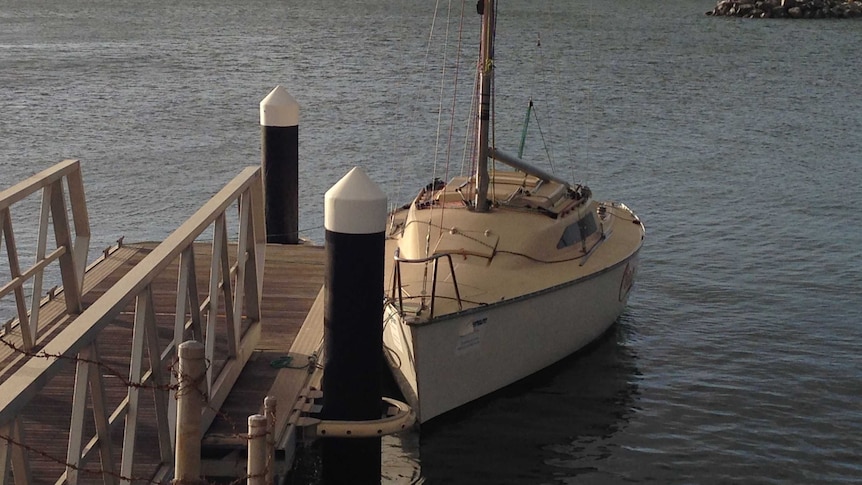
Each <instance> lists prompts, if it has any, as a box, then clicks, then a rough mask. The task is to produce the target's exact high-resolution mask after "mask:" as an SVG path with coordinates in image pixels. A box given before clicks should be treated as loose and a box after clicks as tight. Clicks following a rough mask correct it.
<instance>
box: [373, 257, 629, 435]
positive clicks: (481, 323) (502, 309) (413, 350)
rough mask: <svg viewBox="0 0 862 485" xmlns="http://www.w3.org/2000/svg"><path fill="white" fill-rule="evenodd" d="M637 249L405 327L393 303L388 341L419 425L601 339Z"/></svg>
mask: <svg viewBox="0 0 862 485" xmlns="http://www.w3.org/2000/svg"><path fill="white" fill-rule="evenodd" d="M636 264H637V253H634V254H632V255H631V256H630V257H629V258H627V259H625V260H623V261H621V262H620V263H619V264H617V265H614V266H611V267H609V268H607V269H606V270H605V271H602V272H599V273H594V274H591V275H589V276H586V277H583V278H581V279H578V280H575V281H572V282H569V283H566V284H562V285H558V286H555V287H552V288H548V289H546V290H543V291H540V292H536V293H532V294H527V295H524V296H522V297H519V298H515V299H511V300H505V301H501V302H499V303H493V304H490V305H487V306H483V307H479V308H472V309H470V310H465V311H463V312H458V313H455V314H452V315H449V316H447V317H445V318H440V319H436V320H433V321H431V322H430V323H421V324H408V323H406V322H405V321H404V320H403V319H402V318H401V317H400V315H399V312H398V310H397V309H396V308H395V307H394V306H393V305H392V304H388V305H387V307H386V310H385V312H386V323H385V325H384V343H385V345H386V349H387V353H388V354H389V360H390V365H391V367H392V369H393V373H394V375H395V377H396V380H397V381H398V383H399V386H400V387H401V390H402V392H403V393H404V396H405V398H406V399H407V401H408V402H409V403H410V405H411V406H412V407H413V408H414V410H415V411H416V413H417V416H418V419H419V421H420V422H426V421H428V420H430V419H432V418H434V417H436V416H439V415H440V414H443V413H445V412H447V411H450V410H452V409H454V408H456V407H459V406H461V405H464V404H466V403H468V402H471V401H473V400H476V399H478V398H480V397H482V396H485V395H487V394H489V393H492V392H494V391H496V390H498V389H501V388H503V387H505V386H507V385H509V384H512V383H514V382H516V381H518V380H520V379H522V378H524V377H527V376H529V375H530V374H533V373H535V372H537V371H539V370H541V369H543V368H545V367H548V366H549V365H551V364H553V363H555V362H557V361H559V360H561V359H562V358H564V357H566V356H568V355H570V354H572V353H574V352H576V351H577V350H579V349H581V348H583V347H584V346H586V345H587V344H589V343H590V342H592V341H593V340H595V339H596V338H598V337H599V336H601V335H602V334H603V333H604V332H605V331H606V330H607V329H608V328H609V327H610V326H611V325H613V323H614V322H615V321H616V319H617V318H618V317H619V316H620V314H621V313H622V311H623V309H624V307H625V304H626V300H627V299H628V292H629V289H630V288H631V284H632V280H633V277H634V273H635V271H636Z"/></svg>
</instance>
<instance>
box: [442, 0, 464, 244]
mask: <svg viewBox="0 0 862 485" xmlns="http://www.w3.org/2000/svg"><path fill="white" fill-rule="evenodd" d="M465 4H466V0H461V17H460V19H459V21H458V44H457V47H456V49H455V75H454V79H453V81H452V87H453V89H452V107H451V111H450V113H449V136H448V137H447V140H446V168H445V172H444V173H445V175H444V178H443V181H444V182H446V181H448V180H449V167H450V165H451V163H452V140H453V137H454V134H455V115H456V113H457V111H456V108H457V106H458V85H459V83H458V80H459V77H460V74H461V49H462V46H463V41H464V17H465V15H464V11H465V7H464V6H465ZM445 211H446V205H445V204H444V205H443V206H442V207H441V209H440V217H441V219H442V217H443V214H444V213H445ZM441 231H442V229H441ZM441 234H442V232H441ZM438 237H439V235H438Z"/></svg>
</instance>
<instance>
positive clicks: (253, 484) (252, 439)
mask: <svg viewBox="0 0 862 485" xmlns="http://www.w3.org/2000/svg"><path fill="white" fill-rule="evenodd" d="M266 430H267V419H266V416H264V415H262V414H253V415H251V416H249V417H248V472H247V473H248V485H265V484H266V483H267V482H266V466H267V463H266V462H267V459H266V448H267V447H266V441H267V435H268V433H267V431H266Z"/></svg>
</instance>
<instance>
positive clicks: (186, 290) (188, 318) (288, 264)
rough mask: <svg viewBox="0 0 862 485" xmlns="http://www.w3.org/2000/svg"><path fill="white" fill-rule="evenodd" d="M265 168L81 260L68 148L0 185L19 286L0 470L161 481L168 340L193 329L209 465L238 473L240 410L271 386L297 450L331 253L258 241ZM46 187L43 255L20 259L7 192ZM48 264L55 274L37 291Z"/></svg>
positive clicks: (171, 353) (32, 476) (166, 471)
mask: <svg viewBox="0 0 862 485" xmlns="http://www.w3.org/2000/svg"><path fill="white" fill-rule="evenodd" d="M260 177H261V174H260V169H259V168H257V167H249V168H246V169H245V170H243V171H242V172H241V173H240V174H239V175H238V176H237V177H236V178H235V179H234V180H232V181H231V182H230V183H228V184H227V185H226V186H225V187H224V188H223V189H222V190H221V191H220V192H219V193H218V194H216V195H215V196H214V197H213V198H212V199H211V200H210V201H208V202H207V203H206V204H204V205H203V207H201V208H200V209H199V210H198V211H197V212H196V213H195V214H194V215H192V216H191V217H190V218H189V219H188V220H187V221H186V222H185V223H183V224H182V225H181V226H180V227H179V228H178V229H177V230H176V231H174V233H172V234H171V235H170V236H169V237H168V238H166V239H165V241H163V242H161V243H139V244H122V243H118V245H117V246H115V247H112V248H109V249H106V250H105V251H104V252H103V254H102V255H101V257H100V258H99V259H98V260H96V261H95V262H93V263H91V264H90V265H89V266H88V267H87V269H86V271H84V265H83V261H85V257H86V255H87V252H88V251H87V245H88V242H89V236H90V235H89V223H88V220H87V213H86V207H85V206H84V200H83V189H82V185H81V177H80V167H79V164H78V162H77V161H73V160H69V161H64V162H61V163H60V164H57V165H56V166H55V167H52V168H51V169H48V170H45V171H43V172H41V173H39V174H37V175H34V176H33V177H31V178H30V179H28V180H26V181H24V182H21V183H20V184H18V185H16V186H14V187H12V188H10V189H7V190H4V191H2V192H0V236H2V238H3V239H5V243H6V244H5V246H4V247H5V249H6V256H7V257H8V262H9V268H10V270H11V275H10V276H11V280H10V281H9V282H8V283H5V284H4V285H3V286H2V287H0V298H2V297H3V296H5V295H10V294H14V296H15V306H16V308H17V315H18V318H16V319H13V320H11V321H9V322H6V324H5V325H4V326H3V328H2V332H0V340H2V344H0V483H7V482H10V481H14V483H16V484H29V483H58V484H60V483H68V484H71V485H74V484H77V483H97V482H98V483H105V484H132V483H164V482H166V481H168V480H169V479H170V478H171V476H172V473H173V463H174V461H173V460H174V456H173V446H174V441H173V440H174V439H175V438H174V437H175V433H176V430H177V423H176V411H175V408H176V400H175V399H176V396H175V394H176V389H177V382H178V379H179V377H178V376H177V375H176V365H175V364H176V348H177V347H178V345H179V344H180V343H182V342H184V341H187V340H190V339H194V340H199V341H201V342H203V343H204V345H205V348H206V355H207V360H208V362H207V365H208V368H207V373H206V375H205V378H204V381H205V382H203V383H201V384H200V386H201V387H202V388H203V389H204V392H205V395H206V399H207V404H206V405H205V407H204V409H203V410H202V422H203V426H204V429H203V430H202V436H201V437H202V443H203V451H202V453H203V458H204V463H203V470H202V473H203V475H204V476H215V475H220V476H231V477H243V476H245V473H244V468H243V465H244V463H243V462H244V459H239V457H240V456H243V457H244V449H245V446H246V441H245V440H246V438H245V434H246V433H247V425H246V422H247V418H248V416H249V415H252V414H258V413H261V412H262V410H263V400H264V397H265V396H275V397H277V398H278V410H277V412H276V422H275V426H274V427H273V430H274V433H273V434H274V440H275V443H276V445H277V448H279V449H281V450H282V451H283V453H281V454H280V456H282V457H284V459H286V460H290V458H291V457H292V452H293V450H292V446H293V444H294V440H295V436H294V434H295V431H294V429H293V428H292V427H290V426H289V420H290V419H291V417H294V418H295V417H296V416H297V413H292V412H291V411H292V410H293V409H294V406H295V405H296V404H297V403H298V402H299V403H302V402H305V401H306V399H305V398H304V397H303V396H305V395H307V392H306V391H307V388H308V385H309V383H310V382H312V380H314V379H319V376H320V373H319V372H317V370H318V367H319V366H318V365H317V361H316V360H315V357H316V356H319V355H320V353H321V352H322V348H321V347H322V343H323V292H322V290H321V289H322V285H323V273H324V262H323V259H324V252H323V249H322V248H321V247H316V246H313V245H310V244H299V245H273V244H266V237H265V234H264V227H263V226H264V221H263V204H262V184H261V178H260ZM64 186H66V187H69V192H68V196H69V200H66V199H65V194H64V190H63V187H64ZM40 191H41V193H42V198H43V211H42V216H41V219H40V221H39V243H38V246H39V247H38V248H37V250H36V261H35V263H34V265H33V266H31V267H30V268H20V267H19V266H20V265H19V261H18V249H17V248H16V246H15V241H14V236H13V230H12V223H11V221H12V218H11V214H12V212H11V207H12V205H13V204H15V203H16V202H17V201H19V200H22V199H23V198H25V197H27V196H29V195H30V194H34V193H39V192H40ZM70 206H71V207H70ZM67 212H70V213H71V215H72V221H71V222H70V221H69V220H67V217H66V214H67ZM229 216H230V217H229ZM233 217H235V218H236V221H235V222H234V223H232V224H231V223H229V222H228V220H229V219H230V218H233ZM49 224H50V225H52V228H51V230H50V231H49V230H47V228H48V227H49ZM232 230H235V232H234V233H233V234H234V237H233V238H230V237H229V236H228V233H229V232H231V231H232ZM49 232H53V233H54V236H55V238H56V242H57V248H56V249H54V250H46V247H45V246H46V242H47V238H48V234H49ZM204 241H208V242H204ZM52 265H59V268H58V269H59V273H61V274H62V281H63V285H62V287H60V288H59V289H55V290H51V291H49V292H48V296H46V297H44V298H41V295H42V294H43V291H42V290H41V285H42V277H43V276H42V275H43V272H44V271H45V268H47V267H50V266H52ZM55 268H56V266H55ZM0 283H2V280H0ZM27 284H30V285H32V286H33V287H34V288H36V290H34V291H33V293H34V295H35V296H33V297H32V298H30V297H29V296H28V295H26V292H25V291H24V289H25V285H27ZM312 371H313V372H312ZM279 471H283V470H279Z"/></svg>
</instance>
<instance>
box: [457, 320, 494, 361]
mask: <svg viewBox="0 0 862 485" xmlns="http://www.w3.org/2000/svg"><path fill="white" fill-rule="evenodd" d="M486 323H488V317H487V315H480V316H477V317H475V318H473V319H472V320H470V321H469V322H467V323H465V324H464V326H463V327H461V332H460V333H459V334H458V343H457V344H456V345H455V355H463V354H466V353H468V352H473V351H476V350H479V348H480V347H481V346H482V332H483V330H484V328H485V324H486Z"/></svg>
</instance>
